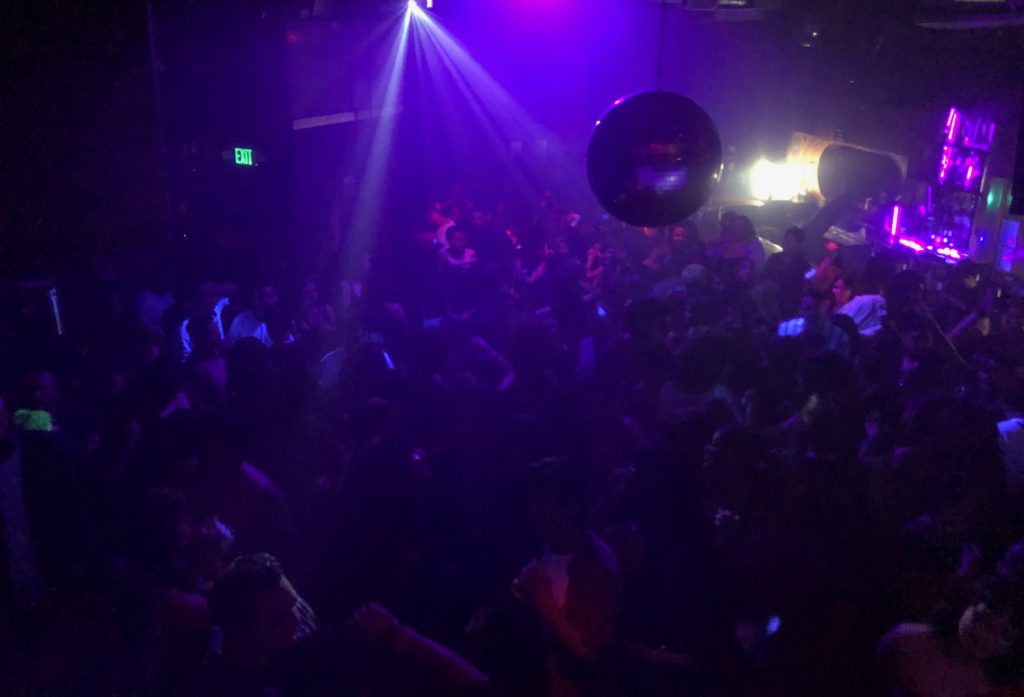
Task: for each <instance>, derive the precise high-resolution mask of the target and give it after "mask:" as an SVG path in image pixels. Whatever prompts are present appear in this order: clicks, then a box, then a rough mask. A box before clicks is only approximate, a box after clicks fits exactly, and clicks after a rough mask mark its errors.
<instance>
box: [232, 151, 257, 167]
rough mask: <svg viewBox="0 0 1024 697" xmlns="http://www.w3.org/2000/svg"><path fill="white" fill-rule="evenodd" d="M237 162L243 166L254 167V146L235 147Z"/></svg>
mask: <svg viewBox="0 0 1024 697" xmlns="http://www.w3.org/2000/svg"><path fill="white" fill-rule="evenodd" d="M235 164H236V165H240V166H242V167H252V166H253V161H252V148H235Z"/></svg>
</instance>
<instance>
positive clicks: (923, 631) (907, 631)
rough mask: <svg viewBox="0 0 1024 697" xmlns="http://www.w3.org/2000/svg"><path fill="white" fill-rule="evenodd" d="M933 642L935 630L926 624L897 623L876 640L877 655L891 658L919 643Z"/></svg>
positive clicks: (928, 643) (927, 643) (930, 643)
mask: <svg viewBox="0 0 1024 697" xmlns="http://www.w3.org/2000/svg"><path fill="white" fill-rule="evenodd" d="M934 642H935V632H934V630H933V629H932V628H931V627H930V626H929V625H927V624H922V623H919V622H904V623H902V624H898V625H896V626H895V627H893V628H892V629H890V630H889V631H888V632H886V633H885V634H884V635H883V636H882V638H881V640H880V641H879V642H878V656H879V657H880V658H881V659H883V660H885V659H893V658H896V657H897V656H900V655H903V654H906V653H907V652H909V651H913V650H914V648H915V647H918V646H921V645H929V646H930V645H932V644H934Z"/></svg>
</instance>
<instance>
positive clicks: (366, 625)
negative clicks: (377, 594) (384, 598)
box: [346, 603, 402, 648]
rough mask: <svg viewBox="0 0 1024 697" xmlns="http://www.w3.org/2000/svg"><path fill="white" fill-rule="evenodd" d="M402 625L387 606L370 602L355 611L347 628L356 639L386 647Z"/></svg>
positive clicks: (378, 646)
mask: <svg viewBox="0 0 1024 697" xmlns="http://www.w3.org/2000/svg"><path fill="white" fill-rule="evenodd" d="M401 627H402V625H401V624H400V623H399V621H398V620H397V619H396V618H395V616H394V615H392V614H391V613H390V612H389V611H388V610H387V609H386V608H384V607H383V606H381V605H378V604H377V603H369V604H368V605H364V606H363V607H361V608H359V609H358V610H356V611H355V614H353V615H352V618H351V619H350V620H349V621H348V624H347V625H346V630H347V631H348V632H349V634H351V635H352V636H353V637H354V638H355V639H357V640H359V641H362V642H365V643H366V644H368V645H370V646H373V647H377V648H386V647H387V646H388V645H389V644H390V643H391V641H392V640H393V638H394V636H395V634H396V633H397V632H398V630H400V629H401Z"/></svg>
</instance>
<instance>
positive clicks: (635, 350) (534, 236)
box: [0, 187, 1024, 697]
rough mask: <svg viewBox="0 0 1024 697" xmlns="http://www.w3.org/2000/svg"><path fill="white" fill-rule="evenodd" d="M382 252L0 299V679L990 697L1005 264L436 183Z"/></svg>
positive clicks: (1014, 548)
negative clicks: (925, 259) (644, 222)
mask: <svg viewBox="0 0 1024 697" xmlns="http://www.w3.org/2000/svg"><path fill="white" fill-rule="evenodd" d="M403 239H404V242H403V244H401V245H399V249H398V250H397V251H395V252H394V253H392V254H389V255H387V256H386V257H384V256H382V257H374V258H367V259H366V260H364V261H363V263H361V264H354V265H353V264H347V265H345V268H358V271H356V272H349V273H345V272H341V271H339V270H338V269H339V268H341V266H342V265H329V267H328V268H325V269H324V270H323V272H322V273H320V274H318V275H317V276H315V277H313V278H310V279H302V280H301V281H300V280H296V279H284V278H255V277H253V276H252V275H251V274H250V273H249V272H248V270H239V271H238V274H237V276H236V277H233V278H228V279H225V278H220V277H217V278H194V277H192V276H189V275H187V274H184V273H183V272H182V270H181V269H174V268H167V269H163V270H161V272H160V273H154V274H151V275H149V276H147V277H145V278H123V279H107V280H104V281H99V280H95V279H79V280H78V285H77V286H76V287H74V288H69V287H63V288H60V291H61V298H62V303H63V305H62V306H61V308H60V309H61V313H60V314H61V316H60V319H59V326H60V333H58V332H57V331H56V326H57V324H58V320H57V319H56V318H55V308H57V305H56V303H55V302H53V299H52V298H50V297H49V296H48V295H47V293H46V292H40V291H39V290H38V289H32V288H27V287H23V286H17V285H15V284H10V285H9V286H8V287H6V288H5V291H4V292H5V295H4V297H3V298H2V299H0V300H2V308H0V310H2V312H0V337H2V339H0V351H2V352H3V353H4V354H5V360H4V361H2V362H0V364H2V368H0V395H2V398H0V467H2V473H0V520H2V531H3V537H2V541H3V544H2V548H0V601H2V602H0V641H2V643H3V650H2V651H0V685H2V693H3V694H4V695H12V696H21V695H54V696H65V695H66V696H72V695H76V696H77V695H83V696H84V695H120V696H129V695H138V696H141V697H150V696H153V697H163V696H165V695H167V696H170V697H176V696H182V697H185V696H196V697H202V696H208V697H229V696H239V697H241V696H246V697H248V696H253V697H255V696H267V695H282V696H289V695H296V696H298V695H303V696H309V695H353V697H354V696H355V695H361V696H366V697H378V696H382V695H399V694H401V695H403V696H405V695H420V694H422V695H442V694H443V695H473V694H492V693H494V694H501V695H512V696H521V697H527V696H532V695H548V696H549V697H589V696H591V695H594V696H599V697H603V696H609V697H610V696H611V695H616V696H618V695H622V696H623V697H641V696H643V697H658V696H661V695H665V696H667V695H714V696H719V695H721V696H726V695H730V696H731V695H737V696H748V695H749V696H755V695H757V696H760V695H771V696H774V695H780V696H781V695H787V696H791V695H815V696H820V695H851V696H853V695H857V696H863V695H897V694H898V695H908V696H916V697H947V696H948V697H961V696H962V697H968V696H976V695H977V696H981V695H1003V694H1007V695H1008V694H1015V693H1016V691H1018V690H1022V689H1024V592H1022V591H1024V543H1021V542H1018V540H1020V539H1022V538H1024V517H1022V516H1021V511H1022V508H1021V503H1022V498H1024V297H1020V296H1018V294H1017V293H1018V290H1019V289H1018V288H1017V287H1016V286H1015V285H1014V284H1013V283H1012V282H1011V281H1009V280H1008V279H1004V278H1001V277H997V276H995V275H993V274H992V272H991V271H990V270H989V269H985V268H982V267H979V266H976V265H974V264H973V263H971V262H963V263H961V264H959V265H957V266H948V265H945V264H941V263H935V264H922V263H914V264H908V263H907V260H906V259H903V258H901V257H899V256H898V255H896V254H894V253H893V252H892V251H891V250H890V251H886V250H880V251H878V252H877V253H876V254H875V255H874V256H872V257H871V258H870V259H869V260H867V261H866V263H861V264H859V265H858V264H854V263H852V260H851V259H849V258H845V255H844V252H843V250H842V249H839V248H836V247H835V246H834V245H829V246H828V248H827V249H826V253H825V254H824V256H823V257H822V258H821V259H817V258H813V259H812V258H808V255H807V253H806V252H805V251H804V250H805V248H806V247H807V246H808V242H809V241H808V240H806V239H805V234H804V232H803V231H802V230H800V229H799V228H792V229H790V230H788V231H786V232H785V233H784V235H783V237H782V245H781V251H777V252H775V253H773V254H771V255H766V251H765V245H764V244H763V243H762V242H761V240H760V239H759V237H758V235H757V233H756V231H755V226H754V225H753V224H752V223H751V221H750V220H749V219H748V218H746V217H743V216H740V215H737V214H735V213H731V212H726V213H724V214H723V215H721V216H712V217H705V218H701V219H700V220H699V221H694V220H689V221H686V222H684V223H681V224H680V225H678V226H674V227H670V228H668V229H664V230H654V229H637V228H631V227H627V226H623V225H621V224H618V223H617V222H615V221H613V220H611V219H608V218H607V216H602V215H599V214H591V213H590V212H588V211H580V212H574V211H573V210H572V209H571V208H566V207H563V205H561V203H560V202H559V201H557V200H556V199H555V197H553V196H550V195H545V196H543V197H542V198H541V199H540V201H539V202H538V203H537V204H536V205H530V206H514V205H511V204H507V203H504V202H492V203H491V204H490V205H487V206H477V205H474V202H473V201H472V200H471V197H470V196H469V195H468V194H467V193H466V191H465V190H464V189H463V188H461V187H457V188H456V189H454V191H453V192H452V194H451V195H450V196H449V197H448V198H447V199H446V200H443V201H441V202H439V203H437V204H436V205H433V206H431V207H430V208H429V210H428V212H427V215H426V216H424V217H423V219H422V224H421V226H420V228H419V229H417V230H410V231H408V234H406V235H405V237H404V238H403ZM855 266H859V268H856V269H855V270H856V273H853V270H854V269H853V268H852V267H855ZM848 267H850V268H848ZM58 285H60V284H58Z"/></svg>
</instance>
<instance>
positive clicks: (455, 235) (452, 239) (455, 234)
mask: <svg viewBox="0 0 1024 697" xmlns="http://www.w3.org/2000/svg"><path fill="white" fill-rule="evenodd" d="M448 247H449V249H450V250H451V251H453V252H464V251H465V250H466V232H465V231H464V230H463V229H462V228H458V227H453V228H452V229H451V230H449V231H448Z"/></svg>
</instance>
